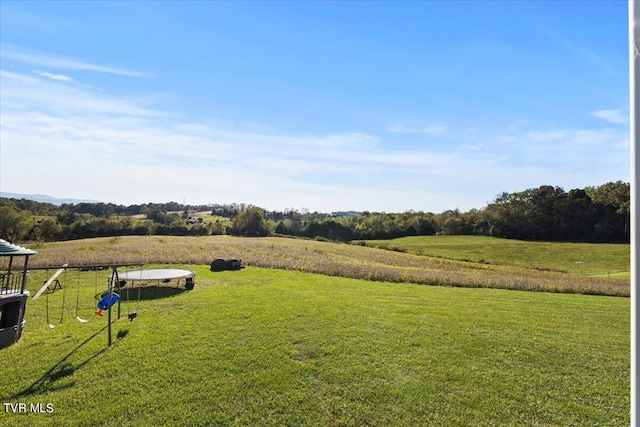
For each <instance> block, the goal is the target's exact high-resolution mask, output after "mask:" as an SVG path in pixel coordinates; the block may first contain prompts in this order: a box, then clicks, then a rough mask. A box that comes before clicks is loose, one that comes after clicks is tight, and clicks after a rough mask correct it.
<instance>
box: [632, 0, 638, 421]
mask: <svg viewBox="0 0 640 427" xmlns="http://www.w3.org/2000/svg"><path fill="white" fill-rule="evenodd" d="M639 25H640V4H639V3H638V1H637V0H629V125H630V126H629V145H630V148H631V153H630V154H631V235H630V240H631V280H630V285H631V425H632V426H633V425H637V421H638V417H637V409H638V384H637V369H638V368H637V366H638V351H637V345H638V339H637V338H638V335H637V334H638V329H637V315H636V310H637V298H638V295H637V291H638V269H637V267H638V248H637V245H638V234H639V233H638V224H637V216H638V196H639V192H638V185H637V184H638V179H639V178H640V175H639V173H638V160H639V157H640V150H638V134H637V133H638V125H639V124H640V114H638V112H639V111H638V106H639V105H640V102H639V101H640V93H639V92H638V87H639V86H640V84H639V81H638V80H639V79H638V77H640V74H639V72H640V27H639Z"/></svg>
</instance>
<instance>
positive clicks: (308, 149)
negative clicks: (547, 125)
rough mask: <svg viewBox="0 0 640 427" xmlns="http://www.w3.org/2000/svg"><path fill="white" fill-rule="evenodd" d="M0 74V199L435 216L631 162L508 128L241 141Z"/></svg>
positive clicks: (614, 135)
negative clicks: (430, 140)
mask: <svg viewBox="0 0 640 427" xmlns="http://www.w3.org/2000/svg"><path fill="white" fill-rule="evenodd" d="M0 77H1V78H2V79H11V80H12V84H10V85H9V84H3V85H2V87H3V90H2V92H1V93H0V103H1V105H2V112H3V114H2V117H1V123H0V139H1V140H2V144H1V145H0V152H1V167H0V174H1V175H0V179H1V182H2V187H3V191H12V192H19V193H44V194H49V195H52V196H57V197H75V198H87V199H99V200H105V201H112V202H115V203H125V204H128V203H145V202H149V201H159V202H161V201H169V200H174V201H181V200H182V199H183V198H185V199H186V200H187V202H188V203H209V202H214V203H231V202H245V203H253V204H257V205H260V206H263V207H266V208H268V209H284V208H286V207H291V206H294V207H308V208H309V209H311V210H321V211H330V210H341V209H361V210H383V211H387V212H392V211H401V210H407V209H414V210H429V211H433V212H439V211H442V210H445V209H453V208H456V207H457V208H460V209H463V210H465V209H470V208H472V207H477V208H478V207H482V206H483V205H484V204H485V203H486V202H487V201H490V199H491V198H492V197H493V196H494V195H495V194H498V193H499V192H501V191H519V190H523V189H525V188H530V187H535V186H538V185H542V184H543V183H553V184H555V185H566V186H568V187H571V186H573V187H579V186H584V185H596V184H600V183H604V182H606V181H607V180H611V178H615V177H610V175H611V174H612V171H615V170H620V169H622V168H621V167H620V165H616V162H618V161H619V160H620V158H623V157H624V156H625V155H627V153H628V147H627V149H626V151H625V148H624V147H623V146H620V144H621V141H623V140H624V135H622V134H620V132H617V131H613V130H610V129H602V130H590V129H581V130H571V129H560V130H553V129H552V130H540V131H537V132H530V133H528V134H527V133H522V134H518V133H517V132H515V131H514V132H513V134H512V136H513V137H514V138H515V140H516V141H518V142H519V143H515V144H503V145H502V146H497V145H496V141H495V140H499V139H500V138H499V137H495V138H494V137H493V136H492V135H484V136H480V134H481V132H478V133H476V134H474V135H468V134H466V133H465V132H461V133H460V135H458V136H456V135H448V138H454V139H455V138H458V141H457V143H455V144H453V143H452V144H448V145H447V147H440V148H434V147H435V146H431V147H430V148H425V147H424V146H421V147H418V148H416V147H414V148H407V147H405V148H403V149H398V148H396V147H394V144H393V141H392V140H386V139H385V137H384V136H376V135H372V134H368V133H365V132H346V133H329V134H325V135H300V134H287V133H286V132H280V133H278V132H272V131H271V132H266V131H256V130H238V129H241V128H242V126H241V125H239V124H235V125H234V126H221V125H219V124H215V123H214V124H211V123H202V122H196V123H194V122H189V121H186V120H184V119H180V118H177V117H176V116H175V115H173V114H170V113H169V112H167V111H163V110H162V109H160V108H157V107H155V106H154V105H152V104H148V102H143V101H142V100H140V99H132V98H126V97H122V96H114V95H111V94H109V93H107V92H96V91H94V90H90V89H86V88H82V87H77V86H73V85H60V84H57V83H56V82H54V81H51V80H50V79H48V78H45V79H38V78H33V77H32V76H23V75H21V74H17V73H10V72H2V73H1V74H0ZM498 136H499V135H498ZM387 137H388V135H387ZM520 142H527V143H520ZM614 144H615V145H616V148H613V146H614ZM594 153H595V154H596V157H594ZM622 153H624V154H622ZM594 159H597V162H595V161H594ZM25 177H26V179H25ZM601 177H606V179H601ZM542 178H544V182H541V181H540V180H541V179H542ZM587 178H591V179H590V180H589V181H586V182H582V183H580V182H579V180H586V179H587ZM617 179H619V178H617ZM567 182H569V183H572V184H565V183H567ZM573 183H575V184H573Z"/></svg>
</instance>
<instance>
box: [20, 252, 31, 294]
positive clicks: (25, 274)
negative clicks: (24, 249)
mask: <svg viewBox="0 0 640 427" xmlns="http://www.w3.org/2000/svg"><path fill="white" fill-rule="evenodd" d="M28 264H29V255H26V256H25V258H24V268H23V269H22V287H21V288H20V293H21V294H24V288H25V287H26V286H27V265H28Z"/></svg>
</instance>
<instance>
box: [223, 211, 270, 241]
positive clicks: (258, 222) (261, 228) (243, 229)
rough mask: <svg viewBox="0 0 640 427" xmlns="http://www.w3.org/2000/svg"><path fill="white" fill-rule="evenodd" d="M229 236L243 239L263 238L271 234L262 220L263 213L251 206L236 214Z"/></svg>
mask: <svg viewBox="0 0 640 427" xmlns="http://www.w3.org/2000/svg"><path fill="white" fill-rule="evenodd" d="M230 232H231V234H234V235H236V236H245V237H264V236H268V235H269V234H271V231H270V230H269V227H268V225H267V223H266V221H265V219H264V211H263V210H262V209H260V208H258V207H256V206H251V207H248V208H246V209H245V210H243V211H241V212H240V213H238V215H237V216H236V217H235V218H234V220H233V226H232V227H231V229H230Z"/></svg>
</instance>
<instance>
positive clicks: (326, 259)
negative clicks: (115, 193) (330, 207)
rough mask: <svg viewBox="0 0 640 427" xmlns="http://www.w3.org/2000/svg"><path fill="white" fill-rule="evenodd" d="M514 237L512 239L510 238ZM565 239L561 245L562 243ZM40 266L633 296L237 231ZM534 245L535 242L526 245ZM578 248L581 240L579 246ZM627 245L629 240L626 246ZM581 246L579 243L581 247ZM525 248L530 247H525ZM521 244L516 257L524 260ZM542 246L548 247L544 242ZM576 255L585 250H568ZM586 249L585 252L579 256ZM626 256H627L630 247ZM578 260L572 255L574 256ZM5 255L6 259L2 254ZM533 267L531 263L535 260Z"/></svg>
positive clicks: (555, 279) (51, 255)
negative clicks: (206, 269)
mask: <svg viewBox="0 0 640 427" xmlns="http://www.w3.org/2000/svg"><path fill="white" fill-rule="evenodd" d="M506 242H509V241H506ZM558 245H560V244H558ZM30 247H31V248H32V249H35V250H37V251H38V255H36V256H34V257H33V265H34V266H36V265H41V266H43V265H44V266H48V265H62V264H63V263H65V262H69V261H70V260H72V261H73V262H74V263H83V264H91V263H101V262H143V263H147V264H149V263H183V264H208V263H210V262H211V261H212V260H213V259H215V258H218V257H220V258H229V257H234V258H240V259H242V261H243V263H244V264H246V265H249V266H253V267H268V268H278V269H285V270H298V271H306V272H311V273H322V274H328V275H331V276H339V277H347V278H357V279H367V280H379V281H391V282H407V283H418V284H427V285H443V286H462V287H485V288H502V289H520V290H532V291H548V292H571V293H585V294H601V295H616V296H628V295H629V280H625V279H608V278H606V277H604V278H602V277H588V276H586V275H580V274H567V273H561V272H556V271H546V270H549V269H553V268H552V267H553V266H552V265H550V264H548V262H551V259H552V258H553V257H550V256H547V255H540V256H541V257H545V258H546V262H545V263H544V264H541V266H542V269H541V270H535V269H531V268H523V267H519V266H510V265H493V264H482V263H478V262H468V261H458V260H450V259H445V258H437V257H428V256H423V255H414V254H410V253H400V252H393V251H387V250H381V249H377V248H371V247H364V246H358V245H347V244H338V243H329V242H318V241H313V240H302V239H288V238H278V237H270V238H240V237H232V236H206V237H172V236H137V237H136V236H130V237H115V238H98V239H85V240H77V241H70V242H57V243H46V244H39V245H31V246H30ZM522 248H528V249H527V250H528V251H531V250H533V249H531V248H535V246H528V245H525V244H523V245H522ZM577 248H578V249H579V248H580V246H578V247H577ZM627 248H628V246H627ZM578 249H575V250H578ZM522 250H524V249H522ZM522 250H521V251H520V252H518V251H514V259H516V258H517V259H523V258H524V257H523V256H522V255H520V256H519V257H518V256H516V255H515V254H516V253H522ZM540 251H541V252H542V253H545V252H544V250H542V249H540ZM565 256H571V257H573V256H575V257H578V255H570V254H569V255H567V254H565ZM580 256H582V254H581V255H580ZM626 256H627V262H628V256H629V255H628V253H627V254H626ZM572 259H573V258H572ZM0 261H1V260H0ZM530 266H531V265H530Z"/></svg>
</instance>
